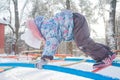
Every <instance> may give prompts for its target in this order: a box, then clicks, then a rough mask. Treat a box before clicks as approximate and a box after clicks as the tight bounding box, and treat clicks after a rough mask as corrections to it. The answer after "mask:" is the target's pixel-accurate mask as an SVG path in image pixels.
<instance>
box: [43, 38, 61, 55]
mask: <svg viewBox="0 0 120 80" xmlns="http://www.w3.org/2000/svg"><path fill="white" fill-rule="evenodd" d="M59 43H60V41H58V40H57V38H56V37H52V38H48V39H46V43H45V47H44V51H43V54H42V55H43V56H44V55H46V56H54V54H55V53H56V50H57V47H58V45H59Z"/></svg>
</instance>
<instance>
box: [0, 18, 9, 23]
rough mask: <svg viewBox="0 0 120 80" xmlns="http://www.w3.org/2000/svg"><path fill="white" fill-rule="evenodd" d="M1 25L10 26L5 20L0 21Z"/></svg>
mask: <svg viewBox="0 0 120 80" xmlns="http://www.w3.org/2000/svg"><path fill="white" fill-rule="evenodd" d="M0 24H9V23H8V22H7V21H5V20H3V19H0Z"/></svg>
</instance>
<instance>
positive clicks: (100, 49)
mask: <svg viewBox="0 0 120 80" xmlns="http://www.w3.org/2000/svg"><path fill="white" fill-rule="evenodd" d="M27 27H28V28H29V31H28V32H27V34H28V35H29V36H26V37H29V40H27V41H26V43H30V40H33V43H31V46H33V47H37V46H38V45H40V43H43V44H44V51H43V53H42V57H41V60H40V61H39V62H37V63H36V67H37V68H38V69H40V68H42V65H44V64H46V63H47V60H48V59H49V60H52V59H53V56H54V54H55V53H56V50H57V47H58V45H59V44H60V42H61V41H72V40H74V41H75V42H76V44H77V46H78V48H79V49H80V50H82V51H83V52H84V53H85V54H87V55H89V56H90V57H91V58H92V59H94V60H95V61H96V63H95V64H94V65H93V68H98V67H104V66H106V65H109V64H111V63H112V61H113V59H115V57H116V54H115V53H113V52H112V51H111V50H110V48H109V47H108V46H105V45H103V44H100V43H96V42H94V41H93V40H92V39H91V38H90V31H89V28H88V24H87V21H86V19H85V17H84V16H83V15H82V14H80V13H73V12H72V11H70V10H65V11H62V12H60V13H57V14H56V15H55V16H54V17H52V18H51V19H49V20H45V19H44V17H42V16H38V17H36V18H35V19H31V20H28V21H27ZM25 34H26V33H25ZM25 34H23V35H22V36H25ZM30 36H32V37H30ZM35 44H36V45H35Z"/></svg>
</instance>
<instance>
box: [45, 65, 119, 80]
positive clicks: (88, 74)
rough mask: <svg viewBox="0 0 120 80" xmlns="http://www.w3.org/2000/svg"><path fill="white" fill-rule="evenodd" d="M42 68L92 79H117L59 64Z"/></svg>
mask: <svg viewBox="0 0 120 80" xmlns="http://www.w3.org/2000/svg"><path fill="white" fill-rule="evenodd" d="M43 68H44V69H48V70H54V71H59V72H64V73H69V74H72V75H77V76H82V77H86V78H91V79H94V80H119V79H117V78H112V77H108V76H104V75H100V74H96V73H92V72H87V71H82V70H76V69H72V68H65V67H60V66H54V65H44V66H43Z"/></svg>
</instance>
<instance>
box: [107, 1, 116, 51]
mask: <svg viewBox="0 0 120 80" xmlns="http://www.w3.org/2000/svg"><path fill="white" fill-rule="evenodd" d="M115 12H116V0H111V2H110V13H109V23H108V26H107V27H106V43H107V45H108V46H110V47H111V48H112V49H116V41H115V38H114V37H115V28H116V27H115Z"/></svg>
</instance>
